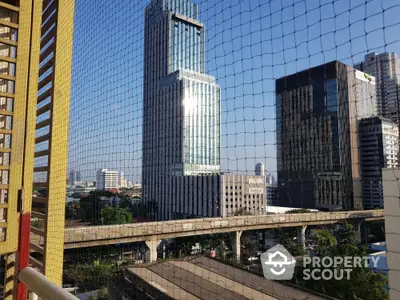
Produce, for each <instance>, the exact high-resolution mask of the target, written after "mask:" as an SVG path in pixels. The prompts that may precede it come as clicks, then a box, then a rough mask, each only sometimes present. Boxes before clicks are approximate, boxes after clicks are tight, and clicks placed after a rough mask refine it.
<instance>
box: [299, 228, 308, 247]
mask: <svg viewBox="0 0 400 300" xmlns="http://www.w3.org/2000/svg"><path fill="white" fill-rule="evenodd" d="M306 230H307V225H303V226H301V227H298V228H297V237H298V239H299V243H300V244H301V245H302V246H303V249H305V248H306Z"/></svg>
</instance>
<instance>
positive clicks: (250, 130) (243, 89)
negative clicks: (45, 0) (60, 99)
mask: <svg viewBox="0 0 400 300" xmlns="http://www.w3.org/2000/svg"><path fill="white" fill-rule="evenodd" d="M195 2H196V1H195ZM148 3H149V1H138V2H135V3H130V2H129V3H128V1H126V0H123V1H121V2H119V3H118V5H117V6H114V7H109V9H108V10H107V13H106V14H107V16H109V17H110V18H112V16H113V15H117V14H118V11H119V10H120V9H121V8H122V7H124V8H125V10H124V11H125V14H126V15H129V18H126V19H124V20H123V22H122V23H119V24H116V26H115V27H113V28H112V29H111V31H110V29H109V28H107V26H105V25H104V24H99V26H95V27H96V28H98V31H96V32H92V33H91V35H90V36H89V35H88V33H89V32H91V28H89V27H86V26H87V25H88V24H89V23H88V21H89V20H90V24H97V23H98V22H99V21H98V20H97V18H95V17H94V16H92V15H90V14H87V13H84V12H88V11H90V10H95V8H94V7H92V5H93V3H91V2H89V3H84V2H81V1H77V15H76V25H75V32H76V33H79V34H76V35H75V41H74V51H75V52H74V55H75V56H74V68H73V83H74V89H73V90H72V101H71V123H70V124H71V126H70V128H71V130H70V160H69V162H70V168H78V167H81V168H82V171H83V172H84V173H82V174H85V176H93V175H92V174H93V172H92V171H93V170H96V169H98V168H103V167H104V168H116V169H118V170H121V171H123V172H124V173H125V174H126V176H127V177H128V178H130V179H131V180H132V181H141V159H142V154H141V153H142V144H141V140H142V107H143V103H142V99H143V61H144V60H143V53H144V51H143V47H144V41H143V24H144V14H143V11H144V9H145V6H146V5H147V4H148ZM196 3H197V2H196ZM235 3H236V4H235ZM97 4H98V5H99V6H108V5H106V4H102V2H101V1H100V2H98V3H97ZM97 4H96V5H97ZM237 4H238V2H237V1H234V2H232V3H231V4H228V3H225V4H224V3H222V2H216V3H212V2H209V1H205V2H204V3H201V9H200V10H199V19H200V20H207V22H206V23H207V35H206V43H205V54H206V62H207V66H206V68H207V70H206V71H207V72H208V74H211V75H213V76H214V77H215V78H217V79H218V84H219V85H220V86H221V95H222V98H221V170H222V171H235V172H239V173H243V174H245V173H246V172H249V173H248V174H251V172H252V170H253V167H254V165H255V164H256V163H257V162H259V161H262V162H263V163H264V164H265V166H266V170H267V171H268V172H276V170H277V167H276V140H275V132H276V128H275V109H274V105H275V91H274V85H275V84H274V80H275V79H277V78H279V77H282V76H284V75H288V74H292V73H296V72H298V71H301V70H305V69H308V68H310V67H313V66H317V65H320V64H323V63H326V62H329V61H332V60H335V59H337V60H339V61H342V62H343V63H346V64H348V65H353V64H355V63H358V62H360V61H362V60H363V59H364V55H366V54H367V53H370V52H373V51H376V52H380V53H382V52H386V51H394V52H399V49H400V47H399V46H400V45H398V44H396V43H388V42H387V41H391V40H392V41H393V40H395V35H394V33H392V31H390V30H387V31H385V37H386V43H385V42H383V36H382V35H380V34H377V32H371V33H370V34H369V35H368V39H367V42H365V41H360V42H358V40H357V42H351V39H350V37H347V34H346V35H345V36H344V37H343V38H342V39H344V40H345V41H347V42H348V43H347V44H343V45H341V46H340V47H338V48H337V51H335V50H329V49H336V48H334V47H335V42H334V38H335V36H338V35H339V33H336V34H335V33H333V30H329V28H335V26H336V27H337V25H335V24H340V23H342V24H343V26H344V27H346V26H349V25H348V24H355V25H358V23H356V22H357V20H358V19H357V20H355V18H354V19H353V17H352V18H351V19H348V18H347V17H346V16H345V15H338V16H337V17H336V21H334V20H333V19H332V20H329V19H328V20H324V21H323V22H324V25H325V26H324V28H322V30H324V31H323V32H320V31H319V30H320V29H319V28H316V29H315V30H316V31H314V32H312V35H310V37H307V31H300V30H294V29H293V28H292V27H291V26H292V25H293V24H294V22H296V26H298V28H306V24H305V21H304V19H302V18H301V17H297V15H298V14H302V13H304V11H305V9H306V7H307V8H310V7H311V9H312V8H313V7H314V4H313V3H312V1H306V3H299V4H296V14H294V13H293V12H291V11H290V10H289V11H288V12H287V13H288V15H287V20H289V21H288V22H286V23H284V24H282V27H280V25H279V23H276V24H275V23H273V24H272V26H276V28H277V29H279V30H285V32H287V33H288V34H289V33H290V34H291V33H293V34H294V35H295V37H296V39H297V42H294V41H292V40H288V38H289V36H287V37H283V36H282V37H280V38H279V39H272V38H271V34H272V31H271V30H270V29H269V27H267V28H265V27H264V26H263V25H262V23H263V22H267V23H268V20H269V18H270V17H274V18H275V17H276V18H278V19H279V18H280V17H281V16H280V15H279V13H278V12H279V10H280V9H281V8H282V4H280V3H271V7H270V6H269V5H268V4H261V6H260V7H258V6H254V5H253V4H251V3H250V2H245V3H241V4H240V5H237ZM367 6H368V9H372V10H373V9H374V8H376V10H378V9H380V6H379V7H375V6H376V3H372V2H371V3H368V5H367ZM332 7H333V5H332V4H329V3H327V4H324V5H322V7H321V8H320V10H321V12H322V13H324V15H327V16H330V15H332V14H333V9H332ZM335 7H336V9H337V11H345V10H350V11H351V10H352V9H354V10H357V15H358V16H360V18H361V16H363V14H364V12H363V11H359V9H356V8H351V7H349V3H342V2H341V3H339V4H337V5H335ZM242 9H244V10H246V13H242V17H241V18H239V14H240V12H241V10H242ZM218 11H224V12H225V13H227V14H228V15H231V16H235V17H234V20H235V21H236V22H237V23H236V27H232V26H230V24H229V22H222V20H219V18H218V14H217V12H218ZM310 14H311V16H310V17H311V18H312V19H313V20H314V21H315V22H321V19H320V17H319V16H317V15H315V14H314V12H312V11H311V12H310ZM88 18H89V20H88ZM385 18H386V19H387V20H388V22H390V20H394V18H395V15H393V14H392V13H391V12H390V11H387V12H386V15H385ZM81 20H82V21H81ZM251 20H253V21H251ZM258 20H259V21H258ZM360 20H361V19H360ZM335 22H337V23H335ZM267 23H266V24H267ZM278 25H279V26H278ZM345 25H346V26H345ZM302 26H303V27H302ZM241 28H243V30H245V31H243V33H241V31H240V30H241ZM274 28H275V27H274ZM363 28H364V27H363ZM363 28H362V29H360V28H359V27H358V26H353V27H351V29H349V30H351V34H352V36H361V35H363V34H364V33H365V32H364V29H363ZM125 29H126V30H125ZM125 31H126V35H125V36H124V37H123V38H122V37H121V34H120V33H119V32H125ZM247 32H249V33H252V35H251V36H252V40H251V42H250V36H246V35H245V34H244V33H247ZM318 33H319V34H322V35H324V36H325V39H324V41H323V42H324V45H326V48H324V49H320V50H315V49H319V48H318V47H320V44H321V41H320V39H319V38H316V39H315V40H311V39H312V38H313V37H314V34H316V35H317V34H318ZM231 36H232V37H235V40H233V41H231V40H230V39H229V37H231ZM104 38H107V39H110V40H111V41H113V44H115V46H116V47H117V46H118V49H119V53H120V57H121V58H122V57H124V58H127V59H125V60H122V59H120V58H115V60H114V65H113V67H112V68H111V69H110V70H107V72H108V73H107V74H108V75H107V76H104V75H102V74H103V73H104V69H103V67H102V65H101V64H100V65H99V64H97V61H98V60H97V59H95V58H96V57H98V58H101V57H104V58H106V57H107V56H108V55H109V49H106V48H104V49H99V48H98V47H96V45H97V43H99V42H100V41H101V40H103V39H104ZM308 39H310V41H309V47H310V51H307V49H308V48H307V47H304V46H305V45H303V44H302V42H303V43H304V42H306V41H307V40H308ZM326 39H327V40H326ZM284 42H285V48H287V50H284V49H283V47H282V45H283V43H284ZM240 45H246V47H240ZM383 45H386V46H385V47H383ZM350 46H351V47H352V48H351V49H350ZM88 47H95V48H96V49H98V51H99V52H96V55H90V51H87V49H88ZM272 47H274V48H272ZM291 47H293V49H294V48H297V49H298V52H297V53H293V52H291V51H290V50H289V49H290V48H291ZM312 49H314V51H312ZM249 51H251V52H252V53H253V54H254V55H253V56H252V57H249V56H248V54H249ZM270 53H273V54H270ZM322 54H323V55H322ZM83 62H84V63H83ZM83 65H85V66H88V67H90V68H91V69H92V70H93V73H95V74H99V75H96V76H92V75H90V74H86V73H85V71H84V70H83V69H82V67H81V66H83ZM110 72H111V73H110ZM242 74H243V76H242ZM82 76H85V84H84V82H82V81H80V80H79V79H80V78H82ZM108 76H112V77H113V78H115V81H113V82H109V81H108V80H107V77H108ZM93 106H95V107H96V111H97V113H93V112H92V110H91V107H93ZM106 114H107V116H108V117H107V118H105V119H104V120H102V119H101V116H104V115H106ZM111 144H113V145H115V146H116V147H111ZM92 179H94V178H93V177H92Z"/></svg>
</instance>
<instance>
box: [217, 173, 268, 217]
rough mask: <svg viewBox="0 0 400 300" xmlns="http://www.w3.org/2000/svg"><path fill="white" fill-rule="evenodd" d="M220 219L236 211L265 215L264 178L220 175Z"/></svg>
mask: <svg viewBox="0 0 400 300" xmlns="http://www.w3.org/2000/svg"><path fill="white" fill-rule="evenodd" d="M220 182H221V183H220V192H221V194H220V195H221V200H220V201H221V202H220V203H221V217H228V216H232V215H234V214H235V213H236V212H238V211H242V212H247V213H249V214H253V215H261V214H265V204H266V201H265V200H266V194H265V176H248V175H235V174H221V175H220Z"/></svg>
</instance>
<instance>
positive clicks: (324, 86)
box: [276, 61, 377, 210]
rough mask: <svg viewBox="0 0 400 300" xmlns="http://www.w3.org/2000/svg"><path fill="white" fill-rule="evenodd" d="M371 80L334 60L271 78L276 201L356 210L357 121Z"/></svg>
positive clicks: (368, 107) (370, 108) (371, 94)
mask: <svg viewBox="0 0 400 300" xmlns="http://www.w3.org/2000/svg"><path fill="white" fill-rule="evenodd" d="M376 102H377V101H376V93H375V78H374V77H372V76H368V75H367V74H365V73H363V72H360V71H358V70H355V69H353V68H352V67H350V66H347V65H345V64H342V63H340V62H337V61H334V62H330V63H327V64H324V65H321V66H317V67H314V68H311V69H308V70H305V71H302V72H298V73H296V74H292V75H289V76H286V77H282V78H279V79H278V80H277V81H276V128H277V130H276V136H277V160H278V193H279V198H278V200H279V201H278V205H281V206H290V207H302V208H320V209H329V210H330V209H339V208H344V209H351V208H361V207H362V201H361V178H360V166H359V165H360V164H359V155H358V152H359V145H358V136H357V133H358V124H357V122H358V120H360V119H362V118H365V117H371V116H375V115H376V114H377V103H376Z"/></svg>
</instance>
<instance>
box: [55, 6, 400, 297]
mask: <svg viewBox="0 0 400 300" xmlns="http://www.w3.org/2000/svg"><path fill="white" fill-rule="evenodd" d="M399 13H400V2H399V1H397V0H396V1H393V0H373V1H372V0H371V1H369V0H368V1H366V0H352V1H348V0H344V1H342V0H335V1H324V0H318V1H314V0H313V1H311V0H303V1H294V0H284V1H280V0H279V1H267V0H242V1H238V0H231V1H222V0H207V1H206V0H199V1H197V0H193V1H192V0H152V1H143V0H140V1H139V0H137V1H127V0H120V1H105V0H97V1H82V0H76V1H75V16H74V35H73V57H72V75H71V78H72V83H71V102H70V118H69V139H68V142H69V144H68V156H69V157H68V174H66V175H67V182H68V184H67V197H66V216H65V217H66V221H65V222H66V234H65V238H66V239H65V250H64V285H68V286H70V287H76V289H77V293H84V292H93V291H99V292H98V294H97V296H95V294H96V292H94V293H93V295H92V296H91V297H93V298H94V297H98V298H99V299H102V297H104V294H105V293H106V292H105V289H104V288H105V287H107V285H108V295H109V297H111V298H110V299H119V298H118V297H120V296H117V295H122V294H124V295H126V296H127V297H128V298H129V299H139V298H140V299H142V298H143V299H147V298H146V297H148V298H149V299H150V298H152V299H169V298H168V297H170V298H174V299H175V298H176V299H178V298H179V299H211V298H213V299H267V297H274V298H276V299H324V297H325V296H332V297H336V298H339V299H359V298H362V299H388V298H387V297H388V295H387V292H386V291H385V289H384V287H385V284H386V281H385V277H384V276H381V275H378V274H377V273H373V272H372V271H371V269H370V268H369V267H368V266H362V267H359V268H356V269H354V270H353V271H352V273H351V276H350V277H351V278H350V279H349V280H342V281H340V280H339V281H338V280H335V279H331V280H322V281H318V280H305V279H304V278H303V275H302V274H303V273H302V269H301V268H302V267H301V266H300V267H296V270H295V275H294V278H293V279H292V281H289V283H288V281H285V282H283V283H282V282H277V281H272V280H267V279H265V278H264V277H263V272H262V271H263V266H262V264H261V262H260V254H261V253H263V252H264V251H266V250H268V249H269V248H271V247H272V246H274V245H275V244H278V243H279V244H282V245H284V246H285V247H286V248H287V249H288V251H289V252H290V253H292V255H293V256H301V255H303V254H305V253H309V252H310V251H314V252H315V251H316V252H317V253H318V255H325V256H333V255H335V254H334V253H336V254H337V253H339V254H337V255H342V256H343V255H345V254H346V253H347V254H348V255H350V256H363V255H366V252H362V251H364V250H360V249H361V248H357V247H356V246H355V245H358V244H359V243H360V242H361V243H362V244H365V243H367V242H371V241H381V240H382V239H384V231H383V223H382V222H379V221H376V220H377V219H379V218H381V217H382V213H383V212H382V211H380V210H375V209H380V208H383V205H384V196H383V195H384V185H383V181H384V180H385V178H386V177H385V176H389V175H390V176H391V177H390V178H389V177H387V178H388V179H387V180H388V181H389V182H392V183H397V179H398V176H396V174H400V173H397V170H396V168H397V167H398V152H399V151H398V149H399V148H398V140H399V130H398V128H399V125H398V124H399V115H400V114H399V111H400V108H399V85H400V56H399V53H400V38H399V32H400V21H399V18H398V15H399ZM70 25H71V26H72V24H70ZM55 86H56V87H57V83H55ZM66 115H67V114H66ZM53 130H56V129H53ZM53 147H54V146H53ZM382 168H392V169H393V170H391V172H390V174H389V175H388V174H386V173H385V172H383V173H382ZM385 174H386V175H385ZM50 176H51V174H50ZM388 186H389V185H388ZM50 192H51V191H50ZM392 194H393V195H395V196H393V197H394V199H395V201H397V202H396V203H398V200H399V199H398V194H399V193H398V189H397V190H396V188H394V191H393V193H392ZM285 208H286V209H285ZM363 209H364V210H365V211H361V212H360V210H363ZM397 209H398V208H397ZM290 210H295V211H292V212H293V213H295V212H297V213H303V214H299V215H297V216H292V215H291V217H290V216H288V215H287V216H285V215H284V214H285V212H287V211H290ZM310 210H318V211H319V212H315V213H311V214H310V215H308V214H307V213H309V212H310ZM324 211H335V214H333V213H332V214H324V213H323V212H324ZM342 211H353V212H349V213H347V214H346V213H344V212H342ZM278 213H279V214H280V215H279V216H277V214H278ZM233 216H237V218H231V217H233ZM204 218H217V219H213V220H210V219H208V220H206V219H204ZM365 218H367V219H368V218H370V219H371V220H372V221H373V222H368V223H367V222H365V223H364V224H363V225H362V226H361V228H360V226H358V225H359V220H361V219H362V220H364V219H365ZM181 219H184V221H179V220H181ZM333 219H339V220H342V221H343V222H345V221H346V222H348V223H352V224H353V225H352V226H339V225H335V226H331V225H329V226H328V225H327V224H328V223H329V224H331V223H334V222H333V221H332V220H333ZM155 221H159V222H164V223H156V222H155ZM311 221H313V222H311ZM314 221H315V222H314ZM331 221H332V222H331ZM121 224H123V225H121ZM304 225H308V227H307V228H305V227H300V226H304ZM53 226H54V225H53ZM102 226H104V227H102ZM299 228H300V229H301V228H302V229H303V230H300V229H299ZM360 230H361V231H362V232H365V231H367V234H364V235H361V239H358V241H357V242H356V241H355V240H356V238H355V236H357V232H359V231H360ZM392 231H394V229H393V230H392ZM332 232H333V233H332ZM302 233H303V234H302ZM324 235H325V238H326V239H327V240H328V241H329V243H330V244H329V243H328V244H329V245H330V246H331V247H330V248H329V247H328V248H329V249H325V248H324V249H325V250H324V251H325V252H323V251H322V250H321V247H322V246H321V244H320V243H321V240H322V239H323V238H324ZM343 236H345V237H346V238H343ZM353 238H354V239H353ZM374 239H375V240H374ZM325 241H326V240H325ZM347 244H351V245H352V246H354V247H355V248H352V249H353V250H351V251H353V252H343V251H345V250H344V248H343V247H344V246H343V245H347ZM157 249H158V250H157ZM316 249H317V250H316ZM332 249H334V250H332ZM346 249H348V248H346ZM329 251H331V252H329ZM335 251H336V252H335ZM341 251H342V252H341ZM348 251H350V250H348ZM349 253H350V254H349ZM157 259H158V260H159V261H158V262H157V263H155V262H154V261H155V260H157ZM262 259H263V256H261V260H262ZM50 264H51V263H50ZM372 281H373V282H375V283H373V284H371V285H366V284H364V283H363V282H372ZM318 293H320V294H318ZM321 294H324V295H325V296H324V295H321ZM141 297H142V298H141ZM357 297H358V298H357ZM268 299H269V298H268ZM271 299H272V298H271Z"/></svg>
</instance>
